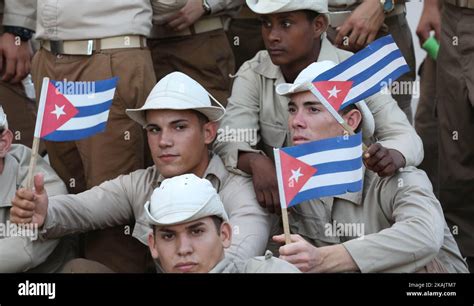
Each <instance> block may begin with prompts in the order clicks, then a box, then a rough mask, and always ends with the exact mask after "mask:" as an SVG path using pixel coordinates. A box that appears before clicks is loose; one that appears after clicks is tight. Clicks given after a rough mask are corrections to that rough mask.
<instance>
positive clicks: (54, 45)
mask: <svg viewBox="0 0 474 306" xmlns="http://www.w3.org/2000/svg"><path fill="white" fill-rule="evenodd" d="M49 45H50V46H51V53H53V54H54V55H58V54H64V41H63V40H50V41H49Z"/></svg>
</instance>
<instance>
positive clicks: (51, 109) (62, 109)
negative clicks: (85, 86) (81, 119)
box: [40, 82, 79, 137]
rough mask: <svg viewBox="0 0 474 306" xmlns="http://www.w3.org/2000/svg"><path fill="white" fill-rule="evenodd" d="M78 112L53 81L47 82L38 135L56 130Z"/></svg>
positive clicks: (44, 134)
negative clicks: (41, 121)
mask: <svg viewBox="0 0 474 306" xmlns="http://www.w3.org/2000/svg"><path fill="white" fill-rule="evenodd" d="M78 112H79V111H78V110H77V108H75V107H74V105H72V103H71V102H70V101H69V100H68V99H67V98H66V97H65V96H64V95H63V94H61V93H60V92H59V91H58V90H57V88H56V87H55V86H54V85H53V83H51V82H49V83H48V93H47V95H46V102H45V107H44V113H43V124H42V127H41V133H40V137H44V136H46V135H49V134H51V133H52V132H54V131H56V130H57V129H59V128H60V127H61V126H62V125H64V124H65V123H66V122H68V121H69V120H70V119H71V118H73V117H74V116H76V115H77V113H78Z"/></svg>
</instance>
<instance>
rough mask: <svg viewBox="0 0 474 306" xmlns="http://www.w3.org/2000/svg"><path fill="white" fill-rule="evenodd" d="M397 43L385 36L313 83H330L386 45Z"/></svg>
mask: <svg viewBox="0 0 474 306" xmlns="http://www.w3.org/2000/svg"><path fill="white" fill-rule="evenodd" d="M392 43H395V41H394V40H393V38H392V35H387V36H383V37H381V38H379V39H377V40H376V41H374V42H372V43H371V44H370V45H368V46H367V47H366V48H364V49H362V50H360V51H359V52H357V53H355V54H354V55H352V56H351V57H349V58H348V59H346V60H345V61H343V62H342V63H339V64H338V65H337V66H336V67H334V68H331V69H329V70H328V71H326V72H324V73H322V74H320V75H318V76H317V77H316V78H315V79H314V80H313V82H317V81H328V80H330V79H332V78H333V77H335V76H336V75H339V74H341V73H342V72H344V71H345V70H347V69H349V68H350V67H352V66H354V65H355V64H356V63H358V62H360V61H361V60H363V59H365V58H367V57H368V56H370V55H371V54H372V53H375V52H377V51H378V50H379V49H381V48H383V47H384V46H386V45H389V44H392Z"/></svg>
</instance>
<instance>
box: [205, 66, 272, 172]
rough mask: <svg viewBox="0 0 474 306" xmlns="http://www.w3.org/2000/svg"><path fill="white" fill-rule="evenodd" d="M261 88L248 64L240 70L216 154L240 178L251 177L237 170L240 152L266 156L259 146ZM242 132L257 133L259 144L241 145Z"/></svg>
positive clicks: (221, 129)
mask: <svg viewBox="0 0 474 306" xmlns="http://www.w3.org/2000/svg"><path fill="white" fill-rule="evenodd" d="M259 92H260V88H259V82H258V80H257V77H256V74H255V73H254V72H253V71H252V69H250V67H249V65H248V63H244V65H243V66H242V67H241V68H240V70H239V72H238V73H237V76H236V78H235V80H234V84H233V86H232V95H231V97H230V98H229V103H228V105H227V108H226V114H225V116H224V118H223V119H222V122H221V125H220V128H219V131H218V135H217V139H216V142H215V144H214V151H215V152H216V153H217V154H219V156H220V157H221V158H222V160H223V162H224V165H225V166H226V168H227V169H228V170H229V171H231V172H234V173H236V174H239V175H244V176H248V174H247V173H245V172H243V171H241V170H239V169H237V163H238V157H239V152H254V153H259V154H264V153H263V151H261V150H257V149H256V147H255V145H256V144H257V143H258V142H259V141H260V138H261V136H260V125H259V112H260V94H259ZM242 129H247V130H248V131H251V130H254V131H256V133H255V134H256V135H257V139H256V141H255V139H254V141H255V143H251V142H250V140H249V141H247V142H245V141H239V140H241V139H239V138H238V137H236V135H237V132H238V131H239V130H242Z"/></svg>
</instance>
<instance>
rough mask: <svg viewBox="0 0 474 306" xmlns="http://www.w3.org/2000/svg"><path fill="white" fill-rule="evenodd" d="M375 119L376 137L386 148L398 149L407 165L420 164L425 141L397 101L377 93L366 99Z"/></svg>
mask: <svg viewBox="0 0 474 306" xmlns="http://www.w3.org/2000/svg"><path fill="white" fill-rule="evenodd" d="M366 103H367V106H368V107H369V109H370V110H371V111H372V114H373V115H374V120H375V135H374V136H375V138H376V139H377V140H378V142H379V143H380V144H382V145H383V146H384V147H386V148H390V149H395V150H398V151H399V152H400V153H402V154H403V156H404V157H405V160H406V166H415V167H416V166H418V165H419V164H420V163H421V161H422V160H423V156H424V154H423V143H422V141H421V138H420V136H418V134H417V133H416V131H415V129H414V128H413V126H411V125H410V123H409V122H408V119H407V117H406V115H405V114H404V113H403V111H402V110H401V109H400V108H399V107H398V105H397V102H396V101H395V100H394V99H393V98H392V97H391V96H389V95H384V94H381V93H378V94H375V95H373V96H371V97H370V98H368V99H366Z"/></svg>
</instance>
